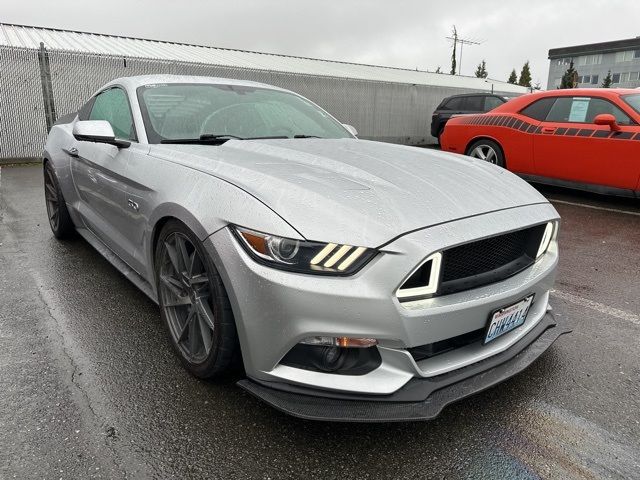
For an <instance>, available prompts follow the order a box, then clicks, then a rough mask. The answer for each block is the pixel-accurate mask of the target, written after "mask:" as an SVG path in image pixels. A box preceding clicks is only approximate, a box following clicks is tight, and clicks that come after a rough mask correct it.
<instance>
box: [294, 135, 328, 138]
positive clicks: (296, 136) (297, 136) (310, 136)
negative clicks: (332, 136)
mask: <svg viewBox="0 0 640 480" xmlns="http://www.w3.org/2000/svg"><path fill="white" fill-rule="evenodd" d="M293 138H324V137H318V136H317V135H294V136H293Z"/></svg>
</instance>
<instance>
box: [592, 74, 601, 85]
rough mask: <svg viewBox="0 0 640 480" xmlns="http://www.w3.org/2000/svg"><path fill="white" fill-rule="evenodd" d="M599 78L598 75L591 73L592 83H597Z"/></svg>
mask: <svg viewBox="0 0 640 480" xmlns="http://www.w3.org/2000/svg"><path fill="white" fill-rule="evenodd" d="M599 79H600V78H599V76H598V75H591V85H597V84H598V80H599Z"/></svg>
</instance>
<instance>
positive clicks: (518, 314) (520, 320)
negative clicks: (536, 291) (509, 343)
mask: <svg viewBox="0 0 640 480" xmlns="http://www.w3.org/2000/svg"><path fill="white" fill-rule="evenodd" d="M533 297H534V295H533V294H531V295H529V296H528V297H527V298H524V299H523V300H520V301H519V302H518V303H514V304H513V305H509V306H508V307H503V308H500V309H499V310H496V311H495V312H493V313H492V314H491V317H490V318H489V325H488V326H487V332H486V334H485V337H484V343H485V344H486V343H489V342H490V341H492V340H495V339H496V338H498V337H499V336H501V335H504V334H505V333H507V332H510V331H512V330H515V329H516V328H518V327H519V326H521V325H523V324H524V322H525V320H526V319H527V314H528V313H529V309H530V308H531V304H532V303H533Z"/></svg>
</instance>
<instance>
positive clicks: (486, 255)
mask: <svg viewBox="0 0 640 480" xmlns="http://www.w3.org/2000/svg"><path fill="white" fill-rule="evenodd" d="M545 228H546V224H543V225H536V226H535V227H530V228H525V229H523V230H517V231H515V232H510V233H505V234H504V235H496V236H494V237H489V238H485V239H483V240H479V241H477V242H471V243H465V244H464V245H459V246H457V247H453V248H450V249H448V250H444V251H443V252H442V265H441V269H440V287H439V288H438V291H437V292H436V293H435V294H434V295H446V294H449V293H454V292H460V291H462V290H469V289H471V288H476V287H480V286H482V285H488V284H490V283H495V282H499V281H501V280H504V279H505V278H508V277H510V276H512V275H515V274H516V273H518V272H521V271H522V270H524V269H525V268H528V267H530V266H531V265H532V264H533V262H534V261H535V256H536V253H537V252H538V248H539V247H540V241H541V240H542V235H543V234H544V230H545ZM431 267H432V264H431V262H428V263H426V264H424V265H423V266H422V267H421V268H419V269H418V270H417V271H416V272H415V273H414V274H413V275H412V276H411V277H410V278H409V279H408V280H407V281H406V282H405V283H404V285H403V286H402V288H403V289H409V288H416V287H419V286H422V285H426V283H427V282H428V279H429V274H430V272H431ZM414 298H420V297H419V296H418V297H414ZM414 298H405V299H403V301H407V300H412V299H414Z"/></svg>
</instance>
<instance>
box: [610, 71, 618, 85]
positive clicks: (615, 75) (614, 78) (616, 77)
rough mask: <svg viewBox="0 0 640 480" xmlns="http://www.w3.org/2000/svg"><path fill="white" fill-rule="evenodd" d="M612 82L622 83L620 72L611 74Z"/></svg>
mask: <svg viewBox="0 0 640 480" xmlns="http://www.w3.org/2000/svg"><path fill="white" fill-rule="evenodd" d="M611 83H620V74H619V73H614V74H613V75H611Z"/></svg>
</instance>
